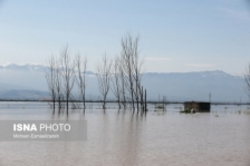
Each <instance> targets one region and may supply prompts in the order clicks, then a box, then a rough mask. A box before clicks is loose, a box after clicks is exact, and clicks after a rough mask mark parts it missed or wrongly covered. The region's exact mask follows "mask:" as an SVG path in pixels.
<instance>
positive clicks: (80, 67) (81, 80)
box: [75, 54, 87, 112]
mask: <svg viewBox="0 0 250 166" xmlns="http://www.w3.org/2000/svg"><path fill="white" fill-rule="evenodd" d="M75 65H76V68H77V75H76V76H75V78H76V83H77V85H78V88H79V90H80V97H81V100H82V102H83V111H84V112H85V108H86V105H85V100H86V97H85V96H86V86H87V83H86V71H87V58H86V57H85V58H84V60H83V61H82V59H81V56H80V54H78V55H77V56H76V60H75Z"/></svg>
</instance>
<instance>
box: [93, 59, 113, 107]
mask: <svg viewBox="0 0 250 166" xmlns="http://www.w3.org/2000/svg"><path fill="white" fill-rule="evenodd" d="M111 67H112V61H111V60H109V59H108V58H107V56H106V55H104V57H103V58H102V62H101V63H98V65H97V66H96V75H97V80H98V87H99V91H100V93H101V95H102V101H103V106H102V107H103V109H105V108H106V100H107V95H108V92H109V89H110V81H111Z"/></svg>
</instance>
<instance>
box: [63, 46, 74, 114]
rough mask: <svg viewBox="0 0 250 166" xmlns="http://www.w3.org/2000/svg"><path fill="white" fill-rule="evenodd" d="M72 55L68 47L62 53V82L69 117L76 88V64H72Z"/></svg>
mask: <svg viewBox="0 0 250 166" xmlns="http://www.w3.org/2000/svg"><path fill="white" fill-rule="evenodd" d="M70 58H71V57H70V54H69V51H68V46H65V47H64V48H63V49H62V51H61V52H60V62H61V67H62V72H61V74H62V81H63V86H64V96H65V100H66V110H67V115H68V114H69V111H68V110H69V100H70V96H71V91H72V89H73V87H74V81H75V77H74V63H71V59H70Z"/></svg>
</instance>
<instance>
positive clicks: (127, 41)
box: [121, 33, 143, 111]
mask: <svg viewBox="0 0 250 166" xmlns="http://www.w3.org/2000/svg"><path fill="white" fill-rule="evenodd" d="M138 44H139V36H138V35H137V36H135V37H134V36H133V35H132V34H131V33H127V34H126V35H125V36H124V37H123V38H122V40H121V46H122V51H121V67H122V72H123V75H124V76H123V79H124V85H125V87H126V89H127V90H128V92H129V95H130V100H131V103H132V108H133V111H134V110H135V103H136V106H137V111H139V107H140V101H141V96H142V91H141V78H142V65H143V60H141V59H140V58H139V50H138Z"/></svg>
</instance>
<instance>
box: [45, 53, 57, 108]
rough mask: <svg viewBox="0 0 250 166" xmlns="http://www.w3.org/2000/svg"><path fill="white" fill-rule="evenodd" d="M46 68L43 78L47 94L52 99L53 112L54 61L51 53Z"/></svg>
mask: <svg viewBox="0 0 250 166" xmlns="http://www.w3.org/2000/svg"><path fill="white" fill-rule="evenodd" d="M47 64H48V70H47V71H46V73H45V78H46V81H47V85H48V89H49V94H50V97H51V101H52V108H53V112H55V107H56V79H55V78H56V70H55V68H56V62H55V58H54V57H53V56H52V55H51V56H50V58H49V60H48V62H47Z"/></svg>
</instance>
